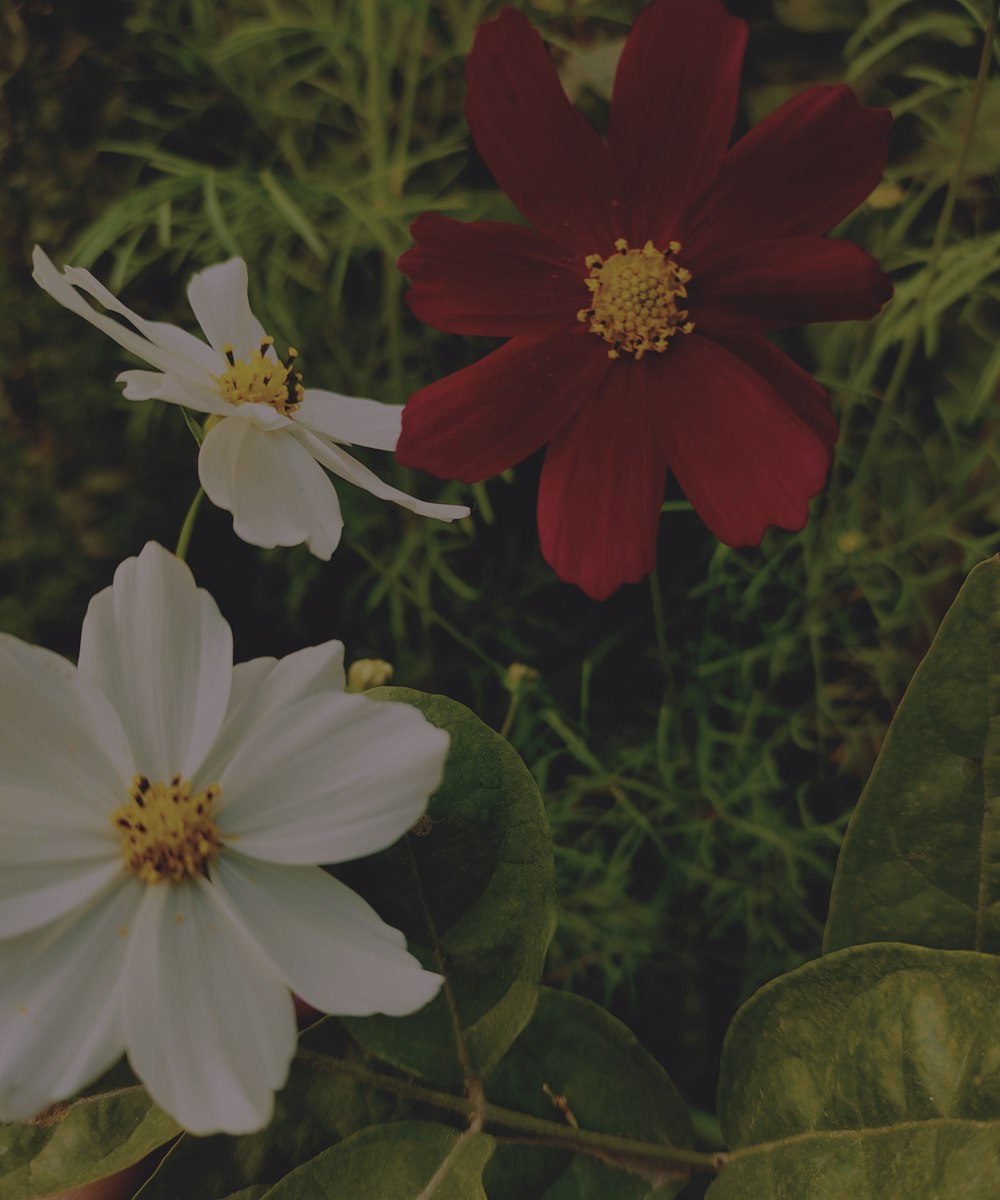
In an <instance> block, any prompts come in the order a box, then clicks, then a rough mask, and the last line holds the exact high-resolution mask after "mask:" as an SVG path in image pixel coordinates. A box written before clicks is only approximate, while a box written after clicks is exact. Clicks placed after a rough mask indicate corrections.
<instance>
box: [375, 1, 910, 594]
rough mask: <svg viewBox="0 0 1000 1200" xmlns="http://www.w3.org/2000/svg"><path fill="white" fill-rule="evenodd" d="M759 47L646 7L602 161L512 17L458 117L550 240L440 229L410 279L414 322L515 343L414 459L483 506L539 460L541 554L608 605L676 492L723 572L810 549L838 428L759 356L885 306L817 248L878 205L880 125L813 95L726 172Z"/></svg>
mask: <svg viewBox="0 0 1000 1200" xmlns="http://www.w3.org/2000/svg"><path fill="white" fill-rule="evenodd" d="M745 42H746V27H745V25H744V23H743V22H742V21H739V20H736V19H735V18H733V17H730V16H729V15H728V14H727V12H726V10H725V7H724V6H723V4H722V3H721V0H655V2H654V3H653V4H651V5H650V6H649V7H648V8H647V9H645V11H644V12H643V13H642V14H641V15H640V16H639V18H638V20H637V21H636V23H635V26H634V28H633V30H632V33H631V35H630V36H629V39H628V41H627V43H626V45H625V48H624V51H623V52H622V57H621V62H620V64H619V67H618V73H617V76H616V78H615V86H614V95H613V100H612V105H611V120H610V128H609V130H608V138H607V141H606V142H605V141H604V140H603V139H602V138H601V137H600V136H599V135H598V134H597V133H596V132H595V130H594V129H593V127H592V126H591V125H590V124H589V123H588V122H587V120H586V119H585V118H584V117H583V115H582V114H581V113H580V112H579V111H578V110H577V109H575V108H574V107H573V106H572V105H571V104H570V102H569V100H568V99H567V97H566V95H565V93H564V92H563V90H562V88H561V86H560V84H559V80H558V77H557V75H556V72H555V69H554V67H553V65H552V62H551V60H550V59H549V57H548V54H547V53H546V50H545V47H544V45H543V43H542V41H541V39H540V38H539V36H538V34H537V33H536V32H535V31H534V30H533V29H532V27H531V26H530V25H529V24H528V22H527V20H526V19H525V18H524V17H523V16H522V15H521V14H520V13H517V12H515V11H514V10H512V9H505V10H504V11H503V12H502V13H501V14H500V16H499V17H498V18H497V19H496V20H495V21H492V22H489V23H488V24H485V25H483V26H482V27H481V28H480V29H479V31H478V33H477V35H476V39H475V44H474V45H473V47H472V50H471V52H470V54H469V57H468V61H467V64H466V80H467V85H468V91H467V99H466V115H467V118H468V122H469V126H470V128H471V130H472V133H473V136H474V138H475V141H476V146H477V147H478V149H479V153H480V154H481V156H482V158H483V160H484V161H485V162H486V164H487V166H488V167H489V168H490V170H491V171H492V172H493V174H494V175H495V176H496V178H497V181H498V182H499V184H500V186H501V187H502V188H503V189H504V191H505V192H506V193H507V195H508V196H509V197H510V198H511V200H513V202H514V203H515V204H516V205H517V207H518V208H519V209H520V211H521V212H522V213H523V214H524V215H525V217H527V218H528V220H530V221H531V222H532V224H533V225H534V229H527V228H523V227H521V226H515V225H505V224H501V223H499V222H493V221H483V222H477V223H474V224H463V223H461V222H458V221H453V220H450V219H449V218H447V217H442V216H439V215H436V214H431V213H428V214H424V215H423V216H421V217H419V218H418V219H417V221H416V222H414V225H413V228H412V233H413V237H414V240H415V242H416V246H415V247H414V249H412V250H410V251H409V252H408V253H406V254H404V255H403V257H402V259H401V260H400V267H401V269H402V270H403V271H404V272H405V273H406V274H407V275H408V276H409V277H410V279H411V280H412V282H413V287H412V288H411V290H410V292H409V294H408V300H409V304H410V307H411V308H412V309H413V311H414V313H416V315H417V316H418V317H420V318H421V319H422V320H424V321H426V322H427V323H428V324H430V325H434V326H436V327H437V328H438V329H443V330H445V331H447V332H450V333H464V334H485V335H492V336H499V337H508V338H510V341H508V342H506V343H505V344H504V345H503V346H501V347H500V348H499V349H498V350H495V351H493V353H492V354H489V355H487V357H486V358H484V359H482V360H481V361H480V362H477V363H475V364H474V365H473V366H471V367H468V368H466V369H465V370H463V371H458V372H456V373H455V374H454V375H449V376H448V377H447V378H445V379H441V380H439V381H438V382H437V383H433V384H431V385H430V386H429V387H425V388H423V389H422V390H421V391H419V392H417V393H416V394H415V395H414V396H412V397H411V398H410V400H409V403H408V404H407V405H406V408H405V409H404V411H403V432H402V436H401V438H400V441H399V446H398V450H397V457H398V458H399V460H400V462H402V463H404V464H405V465H407V466H412V467H420V468H422V469H423V470H426V471H430V472H431V473H432V474H435V475H438V476H441V477H442V478H447V479H462V480H464V481H466V482H468V483H472V482H475V481H477V480H480V479H485V478H486V477H488V476H490V475H495V474H497V473H498V472H499V471H502V470H504V469H505V468H507V467H509V466H511V465H512V464H514V463H516V462H519V461H520V460H521V459H523V458H525V457H526V456H527V455H528V454H531V453H532V452H533V451H535V450H537V449H538V448H539V447H540V446H543V445H545V444H546V443H547V444H548V451H547V453H546V456H545V462H544V465H543V468H542V476H541V483H540V486H539V493H538V529H539V534H540V537H541V545H542V552H543V553H544V555H545V557H546V559H547V560H548V561H549V563H551V565H552V566H553V567H554V569H555V571H556V573H557V574H558V575H559V576H560V577H561V578H562V579H565V580H567V581H569V582H571V583H576V584H579V586H580V587H581V588H583V590H584V591H585V592H587V593H588V594H589V595H591V596H593V597H594V598H595V599H603V598H605V597H606V596H609V595H610V594H611V593H612V592H613V591H614V590H615V589H616V588H617V587H619V586H620V585H621V584H622V583H626V582H634V581H636V580H638V579H641V578H642V577H643V576H644V575H646V574H648V573H649V572H650V571H651V570H652V569H653V567H654V566H655V562H656V531H657V524H658V522H659V515H660V506H661V504H662V501H663V492H664V486H665V482H666V473H667V470H668V469H669V470H671V471H673V473H674V475H675V476H676V478H677V480H678V482H679V483H680V486H681V487H682V489H683V490H684V493H685V495H686V496H687V498H688V499H689V500H690V502H691V503H692V505H693V506H694V508H695V509H696V511H697V512H698V513H699V515H700V516H701V518H702V520H703V521H704V522H705V523H706V525H708V527H709V529H711V530H712V532H713V533H714V534H715V535H716V536H717V537H718V538H720V539H721V540H722V541H724V542H726V543H728V544H729V545H731V546H745V545H756V544H757V543H758V542H759V541H760V539H761V538H762V537H763V535H764V530H765V529H766V527H767V526H768V525H780V526H781V527H782V528H784V529H801V528H802V526H803V525H804V524H805V522H806V518H807V516H808V502H809V498H810V497H811V496H815V495H816V493H817V492H819V491H820V489H821V488H822V487H823V484H824V481H825V479H826V473H827V469H828V467H829V462H830V456H831V452H832V449H833V445H834V442H835V441H836V438H837V423H836V420H835V418H834V417H833V415H832V413H831V411H830V407H829V402H828V399H827V396H826V393H825V392H824V391H823V389H822V388H821V387H820V386H819V384H817V383H816V382H815V380H813V379H812V378H811V377H810V376H809V375H808V374H807V373H806V372H805V371H803V370H802V369H801V368H800V367H798V366H797V365H796V364H795V363H794V362H792V360H791V359H789V358H787V357H786V356H785V355H784V354H782V353H781V352H780V351H779V350H778V349H777V348H776V347H775V346H773V345H772V344H771V343H770V342H769V341H768V340H767V339H766V338H765V337H764V336H763V335H764V334H765V333H766V332H767V331H768V330H772V329H780V328H783V327H786V326H790V325H801V324H805V323H808V322H811V321H846V320H857V319H862V318H867V317H871V316H874V314H875V313H876V312H878V310H879V309H880V308H881V306H882V305H883V304H884V303H885V301H886V300H887V299H888V298H889V296H890V295H891V293H892V285H891V283H890V281H889V280H888V278H887V277H886V276H885V275H884V274H883V273H882V271H881V270H880V269H879V267H878V265H877V263H876V262H875V261H874V260H873V259H872V258H871V257H870V256H869V255H867V254H866V253H865V252H864V251H862V250H860V249H859V248H858V247H857V246H855V245H853V244H851V243H850V242H841V241H830V240H828V239H827V238H826V237H824V236H823V235H824V234H825V233H826V232H827V231H828V230H829V229H830V228H831V227H832V226H833V225H835V224H836V223H837V222H838V221H840V220H842V219H843V218H844V217H845V216H847V214H848V213H850V212H851V211H852V210H853V209H854V208H856V207H857V206H858V204H860V203H861V201H862V200H863V199H864V198H865V197H866V196H867V195H868V194H869V192H870V191H871V190H872V188H873V187H874V186H875V184H876V183H877V182H878V179H879V177H880V176H881V173H882V168H883V166H884V165H885V160H886V154H887V143H888V132H889V125H890V122H891V118H890V115H889V113H888V112H887V111H886V110H884V109H872V108H862V107H861V106H860V105H859V104H858V102H857V100H856V99H855V97H854V94H853V93H852V92H851V90H850V89H849V88H847V87H845V86H837V87H815V88H812V89H811V90H809V91H807V92H805V93H803V94H802V95H800V96H797V97H795V98H794V99H793V100H790V101H789V102H788V103H787V104H785V105H783V106H782V107H781V108H779V109H778V110H777V111H776V112H774V113H772V114H771V115H770V116H769V117H768V118H766V120H764V121H762V122H761V123H760V124H759V125H758V126H757V127H756V128H755V129H753V130H752V131H751V132H750V133H748V134H747V135H746V137H744V138H742V139H741V140H740V141H738V142H737V143H735V145H733V146H732V147H731V148H728V149H727V144H728V139H729V135H730V132H731V130H732V125H733V121H734V118H735V116H736V108H737V101H738V92H739V75H740V63H741V60H742V57H743V49H744V45H745Z"/></svg>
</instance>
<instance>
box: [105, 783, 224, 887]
mask: <svg viewBox="0 0 1000 1200" xmlns="http://www.w3.org/2000/svg"><path fill="white" fill-rule="evenodd" d="M218 795H219V788H218V787H217V786H216V785H215V784H212V786H211V787H207V788H205V790H204V791H201V792H193V791H192V790H191V784H190V783H189V782H188V781H187V780H185V779H181V777H180V776H179V775H175V776H174V777H173V779H171V781H170V782H169V783H150V781H149V780H148V779H147V778H146V776H145V775H136V777H135V778H134V779H133V780H132V786H131V788H130V789H129V799H128V803H127V804H123V805H122V806H121V808H117V809H115V811H114V812H113V813H112V814H111V821H112V823H113V824H114V827H115V828H116V829H117V830H118V836H119V837H120V838H121V840H122V850H123V853H124V857H125V866H126V867H127V868H128V869H129V870H130V871H134V872H135V873H136V874H137V875H138V876H139V878H140V879H141V880H142V881H143V883H162V882H163V881H164V880H169V881H170V882H171V883H180V882H181V880H182V879H186V878H187V877H188V876H194V875H204V874H205V873H206V870H207V868H208V865H209V863H211V862H212V861H213V860H214V859H215V858H216V856H217V855H218V853H219V847H220V845H221V844H222V839H221V837H220V834H219V829H218V826H217V825H216V824H215V822H214V821H213V820H212V802H213V801H214V800H215V799H216V798H217V797H218Z"/></svg>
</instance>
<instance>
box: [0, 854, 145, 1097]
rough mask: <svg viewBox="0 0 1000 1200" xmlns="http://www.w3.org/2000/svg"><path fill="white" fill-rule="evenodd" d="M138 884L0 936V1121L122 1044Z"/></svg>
mask: <svg viewBox="0 0 1000 1200" xmlns="http://www.w3.org/2000/svg"><path fill="white" fill-rule="evenodd" d="M141 895H142V885H141V884H139V883H138V882H137V881H136V880H135V879H133V878H130V877H126V878H124V879H123V880H122V882H121V884H120V885H119V886H118V887H115V888H113V889H112V890H110V891H109V892H108V893H107V894H106V895H103V896H101V897H100V898H99V899H97V900H95V901H94V902H92V903H91V904H90V905H89V907H87V908H86V909H85V910H84V911H83V912H81V913H73V914H71V915H70V916H68V917H64V918H63V919H62V920H61V921H59V922H57V923H56V924H54V925H51V926H49V927H48V928H45V929H41V930H38V931H37V932H35V933H28V934H24V935H22V936H21V937H18V938H11V939H8V940H6V941H0V1121H20V1120H24V1119H25V1118H27V1117H31V1116H34V1115H35V1114H36V1113H37V1112H40V1111H41V1110H42V1109H44V1108H46V1107H48V1105H50V1104H52V1103H54V1102H55V1101H57V1100H67V1099H69V1098H70V1097H71V1096H74V1095H75V1094H76V1093H77V1092H79V1091H80V1089H81V1088H84V1087H86V1086H87V1084H89V1083H91V1082H93V1080H95V1079H96V1078H98V1076H100V1075H102V1074H103V1073H104V1072H105V1071H106V1070H107V1069H108V1068H109V1067H110V1066H111V1065H112V1064H113V1063H114V1062H115V1060H116V1059H117V1058H118V1057H119V1056H120V1055H121V1053H122V1051H123V1050H124V1048H125V1041H124V1036H123V1033H122V1027H121V1015H120V983H121V974H122V967H123V963H124V957H125V948H126V935H127V933H128V928H129V926H130V925H131V922H132V916H133V914H134V913H135V910H136V908H137V906H138V903H139V899H140V898H141Z"/></svg>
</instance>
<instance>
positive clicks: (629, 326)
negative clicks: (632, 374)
mask: <svg viewBox="0 0 1000 1200" xmlns="http://www.w3.org/2000/svg"><path fill="white" fill-rule="evenodd" d="M680 248H681V244H680V242H670V243H668V245H667V248H666V250H657V248H656V247H655V246H654V245H653V243H652V242H647V243H646V244H645V246H643V248H642V249H641V250H630V249H629V244H628V242H626V240H625V239H624V238H619V239H618V241H617V242H615V250H617V252H618V253H617V254H611V255H609V256H608V257H607V258H601V256H600V255H599V254H591V255H589V256H588V257H587V259H586V265H587V267H588V268H589V269H590V274H589V275H588V277H587V278H586V279H585V280H584V282H585V283H586V285H587V287H588V288H589V289H590V291H591V298H590V307H589V308H582V309H580V311H579V312H578V313H577V314H576V317H577V320H578V321H588V322H589V323H590V332H591V333H596V334H597V335H598V337H602V338H604V340H605V341H606V342H608V343H609V344H610V346H611V349H610V350H609V351H608V358H618V356H619V355H620V353H621V351H622V350H625V351H627V352H628V353H629V354H634V355H635V358H636V361H637V362H638V360H639V359H640V358H642V356H643V355H644V354H645V353H646V352H647V351H649V350H655V351H656V353H657V354H662V353H663V351H664V350H666V348H667V346H668V345H669V344H670V339H671V338H672V337H673V336H674V334H675V333H677V332H678V331H680V332H681V333H690V332H691V330H692V329H694V322H693V321H689V320H688V319H687V316H688V314H687V309H686V308H681V307H680V303H679V301H680V302H683V300H684V299H685V297H686V296H687V288H686V287H685V284H687V283H689V282H690V279H691V272H690V271H686V270H685V269H684V268H683V267H682V266H679V265H678V264H677V263H676V262H675V261H674V258H673V255H675V254H676V253H677V251H678V250H680Z"/></svg>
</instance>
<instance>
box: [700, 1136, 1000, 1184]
mask: <svg viewBox="0 0 1000 1200" xmlns="http://www.w3.org/2000/svg"><path fill="white" fill-rule="evenodd" d="M998 1145H1000V1121H989V1122H984V1123H983V1124H980V1125H973V1124H971V1123H969V1122H963V1121H941V1122H939V1123H937V1124H936V1125H935V1126H933V1127H932V1128H923V1127H920V1128H914V1127H912V1126H911V1127H910V1128H904V1127H900V1128H899V1129H875V1130H864V1131H861V1132H857V1133H856V1132H854V1131H853V1130H845V1131H843V1132H841V1133H817V1134H812V1135H810V1136H808V1137H802V1138H797V1139H796V1141H795V1143H794V1144H792V1143H788V1144H785V1145H776V1146H765V1147H762V1148H761V1149H760V1150H756V1151H754V1150H752V1151H749V1152H747V1153H746V1154H745V1155H740V1156H739V1157H738V1158H735V1159H733V1161H732V1162H731V1163H730V1165H729V1166H728V1167H726V1169H725V1170H724V1171H723V1172H722V1174H721V1175H720V1176H719V1178H718V1179H717V1180H716V1181H715V1182H714V1183H713V1184H712V1186H711V1187H710V1188H709V1189H708V1200H771V1198H772V1197H773V1198H774V1200H786V1198H787V1200H800V1197H801V1200H807V1198H808V1200H845V1198H849V1200H909V1198H910V1197H920V1198H921V1200H996V1197H997V1196H1000V1165H998V1161H997V1146H998Z"/></svg>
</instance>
